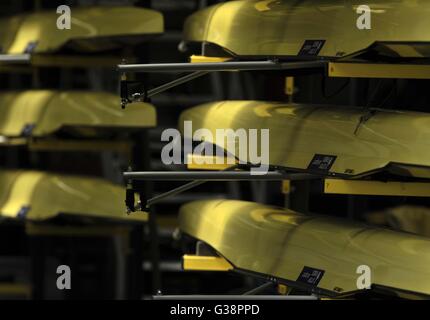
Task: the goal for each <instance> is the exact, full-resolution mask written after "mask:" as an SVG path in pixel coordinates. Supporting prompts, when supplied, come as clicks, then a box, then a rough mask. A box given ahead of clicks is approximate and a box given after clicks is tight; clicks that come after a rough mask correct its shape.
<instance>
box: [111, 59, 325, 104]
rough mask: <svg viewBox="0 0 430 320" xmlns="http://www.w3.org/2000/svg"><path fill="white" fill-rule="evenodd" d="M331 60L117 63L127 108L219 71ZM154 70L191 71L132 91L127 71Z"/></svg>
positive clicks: (319, 65) (299, 66) (313, 65)
mask: <svg viewBox="0 0 430 320" xmlns="http://www.w3.org/2000/svg"><path fill="white" fill-rule="evenodd" d="M326 66H327V61H323V60H319V61H300V62H294V61H292V62H280V61H278V60H267V61H228V62H209V63H155V64H120V65H118V66H117V68H118V71H119V72H120V73H121V80H120V81H121V106H122V108H125V107H126V105H127V104H128V103H133V102H136V101H147V100H148V99H149V98H151V97H152V96H154V95H157V94H159V93H162V92H164V91H167V90H169V89H171V88H174V87H176V86H179V85H181V84H183V83H186V82H189V81H191V80H194V79H197V78H200V77H202V76H204V75H206V74H209V73H211V72H216V71H221V72H224V71H274V70H275V71H276V70H284V71H285V70H291V71H294V70H303V69H324V68H326ZM153 72H170V73H180V72H191V73H189V74H187V75H185V76H182V77H180V78H177V79H175V80H173V81H171V82H168V83H165V84H163V85H161V86H159V87H156V88H154V89H151V90H144V91H143V92H135V93H132V94H131V95H130V94H129V88H128V84H129V83H130V82H128V81H127V76H126V74H127V73H153Z"/></svg>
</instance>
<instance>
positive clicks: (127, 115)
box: [0, 90, 156, 137]
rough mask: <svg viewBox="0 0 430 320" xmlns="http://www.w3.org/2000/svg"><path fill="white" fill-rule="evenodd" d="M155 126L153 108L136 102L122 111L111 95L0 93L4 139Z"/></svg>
mask: <svg viewBox="0 0 430 320" xmlns="http://www.w3.org/2000/svg"><path fill="white" fill-rule="evenodd" d="M155 125H156V111H155V108H154V106H152V105H150V104H146V103H135V104H132V105H130V106H129V107H128V108H127V109H126V110H121V108H120V101H119V98H118V96H116V95H114V94H112V93H106V92H89V91H54V90H29V91H22V92H5V93H0V135H1V136H5V137H20V136H32V137H43V136H47V135H50V134H53V133H55V132H56V131H58V130H60V129H62V128H64V127H69V128H70V127H72V128H73V127H77V128H79V127H83V128H86V129H88V128H93V129H97V128H104V129H106V128H107V129H109V128H110V129H115V128H143V127H153V126H155ZM81 133H82V134H84V131H82V132H81Z"/></svg>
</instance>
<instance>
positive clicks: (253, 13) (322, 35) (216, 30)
mask: <svg viewBox="0 0 430 320" xmlns="http://www.w3.org/2000/svg"><path fill="white" fill-rule="evenodd" d="M360 5H363V2H362V1H356V0H347V1H343V0H329V1H313V0H303V1H295V0H280V1H279V0H264V1H262V0H239V1H228V2H227V3H222V4H218V5H215V6H212V7H209V8H207V9H204V10H201V11H198V12H197V13H195V14H193V15H192V16H190V17H189V18H188V19H187V21H186V23H185V27H184V40H185V41H188V42H199V43H210V44H215V45H217V46H219V47H221V48H223V49H224V50H225V51H226V54H227V53H228V54H231V55H233V56H238V57H261V56H264V57H273V56H280V57H283V56H284V57H299V58H302V57H306V58H309V57H327V58H340V57H344V56H347V55H351V54H353V53H356V52H358V51H361V50H364V49H367V48H368V47H370V46H371V45H372V44H374V43H375V42H385V43H387V47H385V48H384V49H383V50H382V51H384V52H379V53H380V54H382V55H385V54H388V55H389V56H394V57H397V56H401V57H409V58H421V57H429V56H430V45H429V44H428V42H429V41H430V31H429V30H430V20H429V19H428V15H429V13H430V2H427V1H420V2H418V1H395V0H388V1H387V0H384V1H382V0H376V1H373V2H369V3H366V5H368V6H369V7H370V10H371V11H370V13H371V29H369V30H360V29H359V28H357V19H358V18H359V16H360V14H358V13H357V9H358V7H359V6H360ZM317 40H318V41H319V42H318V41H317ZM305 42H306V43H305ZM393 42H395V43H393ZM399 44H402V45H400V46H399ZM306 45H310V47H312V46H314V49H315V48H316V49H315V50H306ZM211 55H213V54H211Z"/></svg>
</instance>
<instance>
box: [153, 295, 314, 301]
mask: <svg viewBox="0 0 430 320" xmlns="http://www.w3.org/2000/svg"><path fill="white" fill-rule="evenodd" d="M152 298H153V299H154V300H224V301H225V300H317V299H318V298H317V297H316V296H281V295H279V296H278V295H255V296H251V295H249V296H248V295H171V296H163V295H159V296H153V297H152Z"/></svg>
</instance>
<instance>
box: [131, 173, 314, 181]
mask: <svg viewBox="0 0 430 320" xmlns="http://www.w3.org/2000/svg"><path fill="white" fill-rule="evenodd" d="M123 175H124V178H126V179H131V180H149V181H191V180H206V181H280V180H286V179H288V180H309V179H315V176H314V175H311V174H307V173H290V174H288V173H284V172H280V171H269V172H267V173H266V174H262V175H255V174H254V175H253V174H251V172H249V171H233V172H230V171H215V172H213V171H210V172H206V171H198V172H189V171H169V172H164V171H142V172H131V171H127V172H124V173H123ZM196 183H197V182H196Z"/></svg>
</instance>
